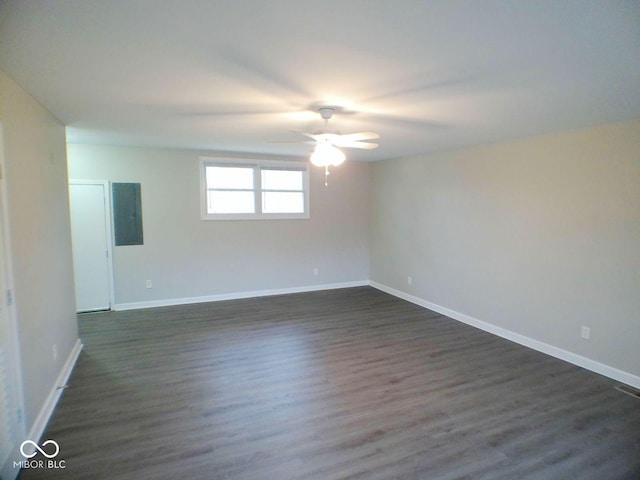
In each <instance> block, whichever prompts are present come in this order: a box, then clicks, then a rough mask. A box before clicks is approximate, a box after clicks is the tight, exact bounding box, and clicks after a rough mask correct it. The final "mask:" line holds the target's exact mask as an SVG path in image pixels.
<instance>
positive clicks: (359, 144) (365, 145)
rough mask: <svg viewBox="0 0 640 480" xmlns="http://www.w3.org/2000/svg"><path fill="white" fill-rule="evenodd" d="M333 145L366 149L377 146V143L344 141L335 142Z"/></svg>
mask: <svg viewBox="0 0 640 480" xmlns="http://www.w3.org/2000/svg"><path fill="white" fill-rule="evenodd" d="M335 145H336V147H341V148H365V149H367V150H372V149H374V148H378V144H377V143H371V142H344V143H336V144H335Z"/></svg>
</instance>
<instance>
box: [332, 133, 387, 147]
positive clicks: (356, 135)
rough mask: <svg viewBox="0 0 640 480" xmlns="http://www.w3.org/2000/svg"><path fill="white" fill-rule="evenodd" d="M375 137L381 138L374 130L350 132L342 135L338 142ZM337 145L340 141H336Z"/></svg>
mask: <svg viewBox="0 0 640 480" xmlns="http://www.w3.org/2000/svg"><path fill="white" fill-rule="evenodd" d="M374 138H380V135H378V134H377V133H374V132H360V133H348V134H346V135H340V138H339V139H338V142H354V141H359V140H372V139H374ZM336 145H338V143H336Z"/></svg>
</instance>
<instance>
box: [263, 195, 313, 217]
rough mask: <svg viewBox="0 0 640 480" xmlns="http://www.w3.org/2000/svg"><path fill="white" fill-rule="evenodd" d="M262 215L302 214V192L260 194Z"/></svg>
mask: <svg viewBox="0 0 640 480" xmlns="http://www.w3.org/2000/svg"><path fill="white" fill-rule="evenodd" d="M262 211H263V212H264V213H304V194H303V193H302V192H262Z"/></svg>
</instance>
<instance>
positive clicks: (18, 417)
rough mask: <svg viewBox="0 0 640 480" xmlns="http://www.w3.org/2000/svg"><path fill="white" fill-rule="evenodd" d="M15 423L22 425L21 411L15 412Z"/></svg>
mask: <svg viewBox="0 0 640 480" xmlns="http://www.w3.org/2000/svg"><path fill="white" fill-rule="evenodd" d="M16 422H18V423H22V409H21V408H19V409H18V410H16Z"/></svg>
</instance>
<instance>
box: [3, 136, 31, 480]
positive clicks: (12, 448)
mask: <svg viewBox="0 0 640 480" xmlns="http://www.w3.org/2000/svg"><path fill="white" fill-rule="evenodd" d="M3 155H4V146H3V134H2V126H1V125H0V478H3V479H7V480H9V479H13V478H15V477H16V476H17V474H18V472H19V469H16V468H13V460H15V459H16V458H17V457H15V455H16V452H17V449H18V445H19V443H21V441H22V439H23V438H24V436H25V432H24V418H23V415H22V411H23V410H22V405H23V396H22V378H21V374H20V372H21V369H20V351H19V350H20V348H19V342H18V330H17V326H16V320H15V315H14V307H13V299H12V297H13V294H12V284H13V282H12V281H11V278H12V277H11V255H10V240H9V235H8V233H7V232H8V227H7V223H6V218H8V215H7V209H6V199H5V192H6V190H5V179H4V175H3V173H4V172H3V170H4V158H3Z"/></svg>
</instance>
